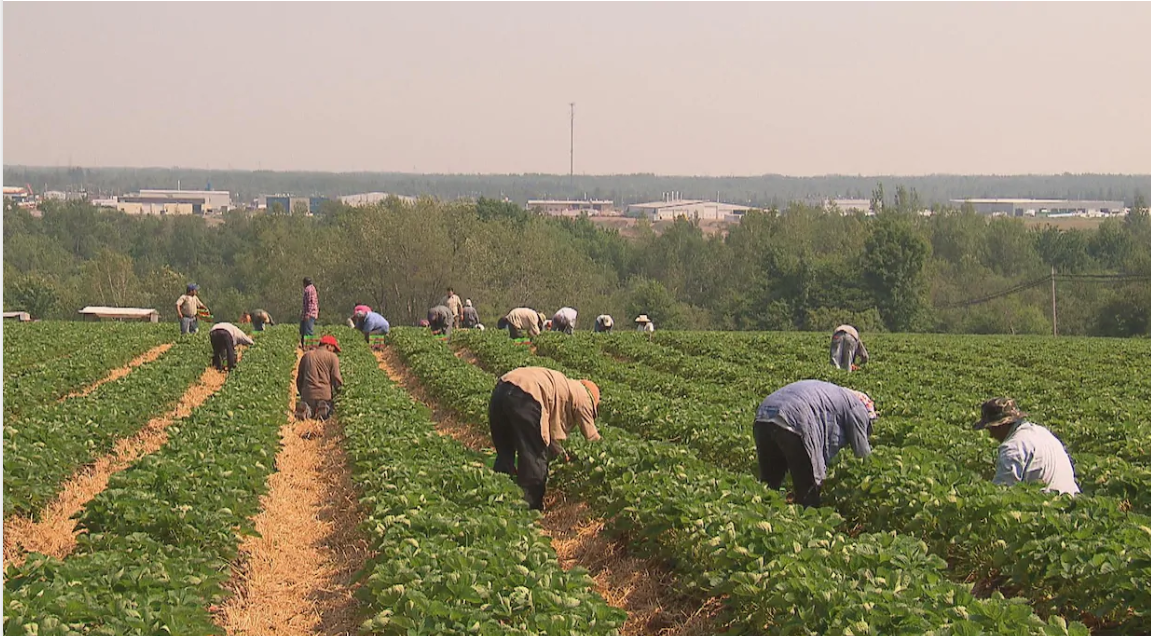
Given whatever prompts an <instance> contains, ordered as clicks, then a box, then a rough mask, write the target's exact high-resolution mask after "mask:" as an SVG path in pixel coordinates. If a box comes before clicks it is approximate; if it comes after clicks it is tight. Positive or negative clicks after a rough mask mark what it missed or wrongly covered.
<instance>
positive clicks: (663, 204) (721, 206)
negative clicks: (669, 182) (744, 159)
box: [627, 199, 751, 221]
mask: <svg viewBox="0 0 1151 636" xmlns="http://www.w3.org/2000/svg"><path fill="white" fill-rule="evenodd" d="M750 209H751V208H750V207H748V206H746V205H736V204H734V203H719V202H715V201H697V200H693V199H668V200H666V201H655V202H652V203H636V204H634V205H629V206H627V213H628V216H645V217H647V218H649V219H651V220H653V221H670V220H673V219H675V218H676V217H681V216H682V217H685V218H687V219H701V220H703V219H717V220H721V221H738V220H739V219H741V218H743V215H744V213H745V212H747V211H748V210H750Z"/></svg>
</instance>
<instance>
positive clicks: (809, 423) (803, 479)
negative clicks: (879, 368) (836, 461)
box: [754, 380, 878, 506]
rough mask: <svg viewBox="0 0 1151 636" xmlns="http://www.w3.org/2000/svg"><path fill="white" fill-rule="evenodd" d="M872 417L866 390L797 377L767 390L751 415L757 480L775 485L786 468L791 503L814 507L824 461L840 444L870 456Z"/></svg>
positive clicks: (829, 457)
mask: <svg viewBox="0 0 1151 636" xmlns="http://www.w3.org/2000/svg"><path fill="white" fill-rule="evenodd" d="M877 417H878V416H877V415H876V412H875V404H874V403H873V402H872V401H871V398H870V397H868V396H867V394H866V393H861V392H859V391H853V390H852V389H848V388H845V387H841V386H839V385H837V384H832V383H830V382H823V381H821V380H800V381H799V382H793V383H791V384H789V385H787V386H785V387H783V388H782V389H780V390H778V391H776V392H775V393H772V394H771V395H769V396H767V399H765V400H764V401H763V403H762V404H760V405H759V410H757V411H756V413H755V428H754V431H755V450H756V454H757V455H758V456H759V479H760V481H765V482H767V484H768V485H769V486H771V488H772V489H778V488H779V487H780V486H781V485H783V476H784V475H785V474H786V473H788V472H790V473H791V483H792V487H793V488H794V489H795V502H796V503H800V504H803V505H804V506H818V505H819V491H820V488H822V486H823V480H824V478H826V477H827V465H828V463H830V462H831V460H832V458H834V457H835V455H836V454H837V453H838V452H839V450H840V449H841V448H843V447H844V446H848V445H850V446H851V448H852V450H853V451H855V455H856V456H857V457H866V456H868V455H870V454H871V446H870V445H869V443H868V438H869V437H870V436H871V428H872V424H873V423H874V422H875V420H876V418H877Z"/></svg>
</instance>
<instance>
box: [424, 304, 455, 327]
mask: <svg viewBox="0 0 1151 636" xmlns="http://www.w3.org/2000/svg"><path fill="white" fill-rule="evenodd" d="M428 322H429V323H431V325H432V327H441V326H442V327H450V326H452V310H451V309H448V308H447V307H446V306H444V305H436V306H435V307H432V308H431V309H429V310H428Z"/></svg>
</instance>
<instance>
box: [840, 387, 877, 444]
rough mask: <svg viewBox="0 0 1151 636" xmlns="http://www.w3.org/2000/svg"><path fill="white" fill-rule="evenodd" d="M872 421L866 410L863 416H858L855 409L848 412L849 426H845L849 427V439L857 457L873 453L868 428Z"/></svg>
mask: <svg viewBox="0 0 1151 636" xmlns="http://www.w3.org/2000/svg"><path fill="white" fill-rule="evenodd" d="M851 399H852V400H855V399H856V398H855V397H854V396H852V397H851ZM853 406H854V405H853ZM860 408H862V406H861V407H860ZM870 423H871V420H870V418H868V417H867V415H866V412H865V414H864V415H863V417H858V416H857V415H856V414H855V409H853V410H852V411H850V412H848V414H847V426H846V427H845V428H846V429H847V431H846V432H847V441H848V443H850V444H851V450H852V451H853V452H854V453H855V456H856V457H867V456H868V455H870V454H871V442H869V441H868V440H867V429H868V428H869V426H868V424H870Z"/></svg>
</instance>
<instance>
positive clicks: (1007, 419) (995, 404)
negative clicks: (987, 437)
mask: <svg viewBox="0 0 1151 636" xmlns="http://www.w3.org/2000/svg"><path fill="white" fill-rule="evenodd" d="M982 411H983V417H981V418H980V419H979V421H978V422H976V423H975V424H974V426H972V428H973V429H975V430H977V431H980V430H983V429H985V428H996V427H998V426H1003V425H1004V424H1013V423H1015V422H1018V421H1019V420H1021V419H1023V418H1025V417H1027V414H1026V413H1024V412H1023V411H1020V410H1019V407H1018V406H1016V405H1015V400H1013V399H1011V398H1009V397H997V398H991V399H990V400H987V401H986V402H984V403H983V407H982Z"/></svg>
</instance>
